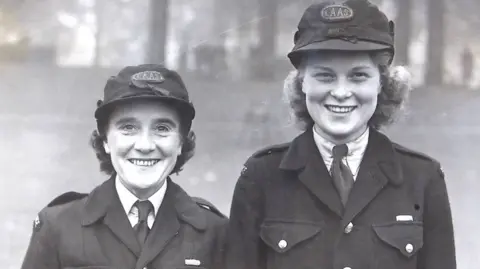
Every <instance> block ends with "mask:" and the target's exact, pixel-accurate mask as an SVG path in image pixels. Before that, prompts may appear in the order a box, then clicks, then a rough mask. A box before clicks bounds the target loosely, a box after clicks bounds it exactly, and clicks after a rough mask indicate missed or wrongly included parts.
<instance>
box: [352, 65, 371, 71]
mask: <svg viewBox="0 0 480 269" xmlns="http://www.w3.org/2000/svg"><path fill="white" fill-rule="evenodd" d="M363 69H372V67H371V66H368V65H361V66H355V67H354V68H352V71H358V70H363Z"/></svg>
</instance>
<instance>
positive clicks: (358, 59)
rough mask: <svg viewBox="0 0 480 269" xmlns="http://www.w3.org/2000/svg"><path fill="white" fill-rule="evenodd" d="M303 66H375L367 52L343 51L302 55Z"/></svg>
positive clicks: (332, 67) (333, 67)
mask: <svg viewBox="0 0 480 269" xmlns="http://www.w3.org/2000/svg"><path fill="white" fill-rule="evenodd" d="M303 61H304V63H305V67H306V68H307V69H309V68H315V67H327V68H331V69H335V68H355V67H371V68H375V67H376V66H375V64H374V63H373V61H372V58H371V56H370V54H369V53H368V52H364V51H358V52H356V51H355V52H350V51H349V52H343V51H323V52H316V53H308V54H307V55H305V57H304V60H303Z"/></svg>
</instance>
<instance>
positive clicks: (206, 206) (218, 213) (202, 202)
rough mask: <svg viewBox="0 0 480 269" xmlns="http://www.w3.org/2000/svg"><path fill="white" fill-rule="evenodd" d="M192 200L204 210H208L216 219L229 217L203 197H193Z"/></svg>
mask: <svg viewBox="0 0 480 269" xmlns="http://www.w3.org/2000/svg"><path fill="white" fill-rule="evenodd" d="M192 200H193V201H194V202H195V203H196V204H197V206H199V207H200V208H201V209H202V210H206V211H207V212H208V214H209V215H212V217H213V218H215V219H227V217H226V216H225V215H224V214H223V213H222V212H221V211H220V210H219V209H218V208H217V207H215V205H213V204H212V203H211V202H209V201H207V200H205V199H204V198H201V197H192Z"/></svg>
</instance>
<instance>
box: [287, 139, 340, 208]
mask: <svg viewBox="0 0 480 269" xmlns="http://www.w3.org/2000/svg"><path fill="white" fill-rule="evenodd" d="M280 169H284V170H297V171H299V174H298V178H299V179H300V181H301V182H302V183H303V184H304V185H305V186H306V187H307V189H308V190H309V191H310V192H311V193H313V194H314V195H315V197H317V198H318V199H319V200H320V201H321V202H322V203H323V204H325V205H326V206H327V207H328V208H329V209H330V210H331V211H332V212H334V213H335V214H337V215H338V216H340V217H341V216H342V215H343V205H342V202H341V200H340V198H339V196H338V193H337V190H336V189H335V186H334V185H333V182H332V179H331V176H330V173H329V172H328V169H327V167H326V166H325V162H324V161H323V159H322V156H321V155H320V152H319V151H318V148H317V146H316V144H315V141H314V139H313V133H312V130H308V131H306V132H304V133H303V134H301V135H300V136H298V137H297V138H295V139H294V140H293V141H292V143H291V145H290V148H289V149H288V151H287V152H286V154H285V156H284V157H283V159H282V162H281V164H280Z"/></svg>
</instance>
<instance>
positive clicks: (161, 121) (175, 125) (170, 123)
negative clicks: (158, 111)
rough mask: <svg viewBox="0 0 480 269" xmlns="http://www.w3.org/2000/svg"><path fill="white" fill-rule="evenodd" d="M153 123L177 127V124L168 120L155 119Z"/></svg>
mask: <svg viewBox="0 0 480 269" xmlns="http://www.w3.org/2000/svg"><path fill="white" fill-rule="evenodd" d="M154 123H166V124H169V125H172V126H173V127H177V123H176V122H175V121H174V120H172V119H170V118H163V119H156V120H154Z"/></svg>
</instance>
